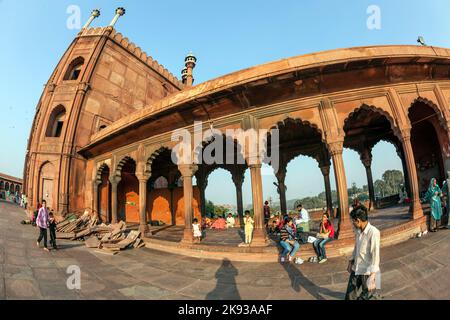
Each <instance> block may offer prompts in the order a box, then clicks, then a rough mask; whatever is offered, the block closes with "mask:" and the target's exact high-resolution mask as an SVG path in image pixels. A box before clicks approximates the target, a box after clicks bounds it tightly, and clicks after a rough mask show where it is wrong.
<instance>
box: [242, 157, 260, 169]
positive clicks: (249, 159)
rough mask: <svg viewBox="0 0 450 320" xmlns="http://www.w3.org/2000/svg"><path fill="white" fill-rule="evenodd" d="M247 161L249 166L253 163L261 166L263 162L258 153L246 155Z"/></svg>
mask: <svg viewBox="0 0 450 320" xmlns="http://www.w3.org/2000/svg"><path fill="white" fill-rule="evenodd" d="M245 162H246V163H247V166H248V167H249V168H250V167H251V166H253V165H259V166H261V164H262V161H261V158H260V157H259V156H258V155H247V156H246V157H245Z"/></svg>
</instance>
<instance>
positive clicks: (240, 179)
mask: <svg viewBox="0 0 450 320" xmlns="http://www.w3.org/2000/svg"><path fill="white" fill-rule="evenodd" d="M232 178H233V182H234V186H235V187H236V205H237V212H238V216H239V225H240V226H241V227H244V202H243V200H242V184H243V183H244V173H242V172H235V173H233V175H232Z"/></svg>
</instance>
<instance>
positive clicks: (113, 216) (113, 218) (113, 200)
mask: <svg viewBox="0 0 450 320" xmlns="http://www.w3.org/2000/svg"><path fill="white" fill-rule="evenodd" d="M121 179H122V178H121V177H118V176H111V177H109V182H111V223H117V185H118V184H119V182H120V180H121Z"/></svg>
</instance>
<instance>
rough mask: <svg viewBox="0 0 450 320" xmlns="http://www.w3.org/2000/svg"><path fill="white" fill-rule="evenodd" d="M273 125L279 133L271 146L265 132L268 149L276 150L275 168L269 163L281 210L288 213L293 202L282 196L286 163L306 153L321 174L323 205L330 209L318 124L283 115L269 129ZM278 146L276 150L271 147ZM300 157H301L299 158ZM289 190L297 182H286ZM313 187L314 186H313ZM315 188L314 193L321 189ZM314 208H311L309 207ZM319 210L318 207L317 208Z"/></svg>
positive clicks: (327, 170)
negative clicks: (276, 165) (274, 144)
mask: <svg viewBox="0 0 450 320" xmlns="http://www.w3.org/2000/svg"><path fill="white" fill-rule="evenodd" d="M274 129H277V130H278V134H279V144H278V146H274V147H273V150H272V146H271V140H272V139H271V134H269V135H268V138H267V141H268V146H269V147H268V149H269V150H268V152H269V153H270V155H272V152H276V151H278V154H279V166H278V168H276V167H274V165H273V163H272V162H271V165H272V167H273V169H274V173H275V177H276V180H277V182H276V186H277V192H278V195H279V197H280V210H281V212H282V213H283V214H284V213H288V212H289V211H290V210H293V206H294V203H295V201H294V202H293V203H289V206H288V203H287V200H292V199H286V191H287V189H286V186H287V185H286V174H287V167H288V164H289V163H291V161H292V160H294V159H296V158H297V157H298V156H307V157H310V158H312V159H314V160H315V162H316V164H317V167H316V168H317V169H316V170H317V171H320V173H318V172H317V171H316V174H318V175H319V176H320V177H321V178H320V181H321V183H322V182H323V183H324V189H323V191H324V192H325V194H324V195H325V205H324V207H325V208H327V210H329V211H330V212H332V211H333V209H332V198H331V194H332V193H331V184H330V166H331V160H330V154H329V152H328V148H327V146H326V144H325V143H324V141H323V139H322V133H321V131H320V130H319V129H318V127H317V126H316V125H314V124H311V123H309V122H308V121H302V120H300V119H292V118H287V119H285V120H284V121H280V122H278V123H277V125H276V126H274V127H272V128H271V132H272V130H274ZM275 147H277V148H278V150H276V149H275ZM300 159H301V158H300ZM296 162H297V161H296V160H294V162H292V164H293V167H296V166H295V163H296ZM290 185H291V187H290V190H294V189H296V188H297V187H298V186H294V185H293V184H292V183H291V184H290ZM300 185H302V186H304V183H300ZM316 191H317V190H316ZM321 191H322V190H320V191H319V192H317V193H318V194H319V193H320V192H321ZM290 194H292V193H290ZM311 209H314V208H311ZM320 211H321V210H320Z"/></svg>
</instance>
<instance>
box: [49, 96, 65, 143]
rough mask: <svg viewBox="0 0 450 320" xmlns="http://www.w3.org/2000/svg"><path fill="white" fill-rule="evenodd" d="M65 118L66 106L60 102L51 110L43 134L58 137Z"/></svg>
mask: <svg viewBox="0 0 450 320" xmlns="http://www.w3.org/2000/svg"><path fill="white" fill-rule="evenodd" d="M65 120H66V108H65V107H64V106H63V105H62V104H60V105H57V106H56V107H55V108H54V109H53V110H52V112H51V114H50V117H49V119H48V123H47V130H46V131H45V136H47V137H55V138H58V137H60V136H61V133H62V130H63V126H64V123H65Z"/></svg>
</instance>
